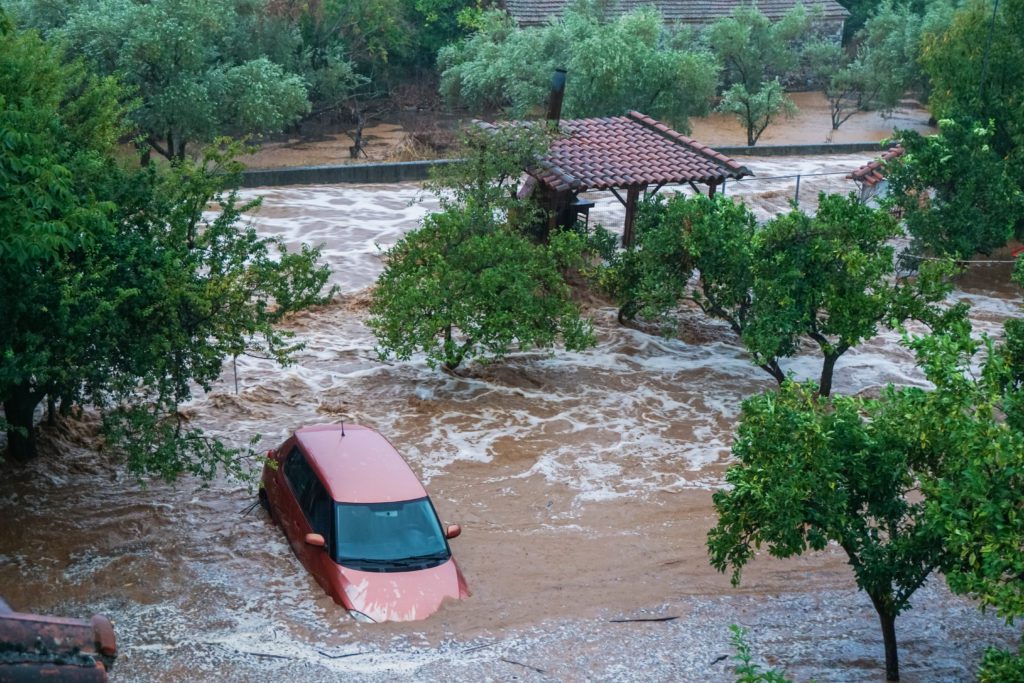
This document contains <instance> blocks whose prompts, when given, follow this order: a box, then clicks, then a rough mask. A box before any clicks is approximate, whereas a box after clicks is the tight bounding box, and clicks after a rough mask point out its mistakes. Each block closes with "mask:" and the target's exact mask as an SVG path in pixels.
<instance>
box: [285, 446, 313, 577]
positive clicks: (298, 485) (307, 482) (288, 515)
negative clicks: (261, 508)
mask: <svg viewBox="0 0 1024 683" xmlns="http://www.w3.org/2000/svg"><path fill="white" fill-rule="evenodd" d="M281 469H282V470H283V476H284V480H285V484H286V485H285V486H284V487H282V490H281V493H282V495H281V500H280V502H279V505H278V509H279V510H280V512H281V514H280V520H279V521H280V523H281V527H282V528H283V529H284V535H285V536H286V537H287V538H288V543H290V544H291V546H292V550H293V551H294V552H295V555H296V556H297V557H298V558H299V559H300V560H302V563H303V564H304V565H306V568H307V569H308V568H309V563H308V561H307V556H308V554H309V553H308V552H307V548H308V547H309V546H307V545H306V534H308V533H310V532H311V531H312V529H311V528H310V526H309V522H308V521H307V519H306V515H305V513H304V512H303V510H302V504H301V502H302V500H304V499H305V497H306V495H307V492H308V491H309V489H310V486H311V485H312V483H313V481H314V480H315V479H316V476H315V475H314V474H313V470H312V468H311V467H310V466H309V463H307V462H306V458H305V456H304V455H303V454H302V451H301V450H300V449H299V447H298V446H293V447H292V449H291V451H289V453H288V455H286V456H285V458H284V464H283V466H282V468H281Z"/></svg>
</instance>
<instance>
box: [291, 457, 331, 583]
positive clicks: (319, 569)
mask: <svg viewBox="0 0 1024 683" xmlns="http://www.w3.org/2000/svg"><path fill="white" fill-rule="evenodd" d="M300 507H301V508H302V512H303V515H304V516H305V518H306V523H307V524H308V525H309V530H310V532H312V533H315V534H320V535H321V536H323V537H324V540H325V541H327V545H326V546H325V547H323V548H318V547H315V546H311V545H308V544H305V543H303V545H304V546H305V549H304V551H305V557H304V558H303V562H304V564H305V565H306V567H307V568H308V569H309V572H310V573H311V574H312V575H313V577H314V578H315V579H316V580H317V583H319V584H320V586H321V588H323V589H324V590H325V591H326V592H327V593H329V594H331V593H332V588H331V577H332V575H333V574H334V573H336V568H335V566H334V560H333V559H332V558H333V557H334V554H333V553H334V534H333V533H332V528H333V527H332V521H333V517H334V514H333V513H334V501H333V500H332V499H331V497H330V495H329V494H328V493H327V489H326V488H325V487H324V485H323V484H322V483H321V482H320V480H319V479H318V478H317V477H316V476H315V473H314V476H313V478H312V480H311V481H310V483H309V486H308V488H307V489H306V491H305V494H304V496H303V498H302V500H301V501H300ZM300 557H301V556H300Z"/></svg>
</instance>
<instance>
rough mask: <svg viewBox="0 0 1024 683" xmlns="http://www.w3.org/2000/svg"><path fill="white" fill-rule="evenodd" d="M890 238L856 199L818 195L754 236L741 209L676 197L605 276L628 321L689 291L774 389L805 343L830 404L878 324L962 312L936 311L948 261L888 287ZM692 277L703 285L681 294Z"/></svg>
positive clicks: (645, 222)
mask: <svg viewBox="0 0 1024 683" xmlns="http://www.w3.org/2000/svg"><path fill="white" fill-rule="evenodd" d="M897 234H898V228H897V226H896V224H895V222H894V221H893V219H892V218H891V216H889V215H888V214H887V213H886V212H883V211H878V210H875V209H871V208H869V207H866V206H864V205H863V204H861V203H860V202H858V201H857V200H856V199H855V198H854V197H852V196H850V197H842V196H838V195H832V196H824V195H823V196H822V197H821V198H820V202H819V208H818V212H817V214H815V215H814V216H808V215H807V214H804V213H803V212H801V211H799V210H795V209H794V210H793V211H791V212H790V213H788V214H785V215H782V216H778V217H776V218H775V219H773V220H771V221H769V222H768V223H767V224H765V225H764V226H763V227H760V228H759V227H758V226H757V225H756V222H755V220H754V217H753V215H752V214H751V213H750V211H749V209H747V208H746V207H745V206H743V205H742V204H736V203H733V202H732V201H730V200H729V199H726V198H725V197H716V198H715V199H714V200H709V199H707V198H705V197H699V196H698V197H694V198H692V199H687V198H685V197H683V196H681V195H680V196H677V197H675V198H673V199H671V200H670V201H668V202H667V203H665V204H664V205H662V204H660V203H656V204H654V205H653V206H652V207H647V208H646V209H645V210H644V212H641V217H640V220H639V221H638V232H637V246H636V248H635V249H634V250H633V253H629V252H627V253H626V254H624V255H622V256H621V257H619V258H618V260H617V261H616V262H615V263H613V264H612V265H611V268H610V270H611V272H610V273H609V274H607V275H605V276H604V278H605V282H606V283H607V284H609V285H610V287H611V289H612V290H613V293H614V294H615V296H616V298H617V300H618V301H619V303H620V306H621V307H622V315H623V316H624V317H631V316H632V315H634V314H637V313H639V314H641V315H644V316H645V317H659V316H663V315H665V314H667V313H669V312H671V310H672V309H673V308H674V307H675V306H676V305H677V303H678V301H679V300H680V299H681V298H682V297H683V296H684V293H687V292H689V296H690V297H691V298H692V300H693V301H694V302H695V303H696V304H697V305H698V306H699V307H700V308H701V309H702V310H703V311H704V313H705V314H707V315H709V316H711V317H714V318H719V319H721V320H724V321H726V322H727V323H728V324H729V326H730V327H731V328H732V330H733V331H734V332H735V333H736V334H737V335H739V337H740V339H741V340H742V341H743V344H744V346H746V348H747V350H748V351H750V353H751V355H752V356H753V359H754V362H755V363H756V364H757V365H758V366H759V367H761V368H762V369H763V370H765V371H766V372H768V373H769V374H770V375H772V377H774V378H775V379H776V380H777V381H778V382H780V383H781V382H782V381H783V380H784V379H785V378H786V374H785V372H784V371H783V369H782V367H781V366H780V364H779V361H780V360H781V359H782V358H786V357H790V356H793V355H795V354H796V353H797V352H798V350H799V349H800V344H801V340H802V339H810V340H811V341H813V342H814V343H815V344H816V345H817V346H818V347H819V348H820V350H821V353H822V356H823V362H822V369H821V375H820V378H819V381H820V391H821V392H822V393H823V394H825V395H827V394H828V393H829V392H830V391H831V386H832V374H833V369H834V367H835V363H836V361H837V360H838V359H839V357H840V356H842V355H843V354H844V353H845V352H846V351H848V350H849V349H850V348H852V347H854V346H856V345H858V344H860V343H862V342H864V341H866V340H868V339H870V338H872V337H873V336H875V334H877V332H878V328H879V326H880V325H886V326H889V327H895V326H897V325H899V324H901V323H902V322H904V321H906V320H908V319H914V320H920V321H922V322H925V323H926V324H929V325H931V326H933V327H942V326H943V325H946V324H948V323H949V322H950V321H951V320H955V319H957V318H958V317H960V316H962V315H963V310H962V308H957V307H954V308H952V309H949V310H946V311H942V310H941V309H940V308H939V307H937V305H936V304H937V303H938V302H941V301H942V300H943V299H944V297H945V295H946V294H947V293H948V291H949V284H948V279H949V276H950V275H951V274H952V270H951V266H949V265H948V264H945V263H928V264H926V265H925V266H924V267H923V268H922V270H921V273H920V277H917V278H915V279H914V280H904V281H899V280H896V279H894V275H895V272H894V270H895V269H894V265H893V248H892V247H891V246H890V245H889V240H891V239H892V238H893V237H894V236H896V235H897ZM693 268H696V269H697V270H698V271H700V280H699V282H698V284H697V287H696V288H694V289H693V290H688V289H687V281H688V279H689V277H690V273H691V272H692V269H693Z"/></svg>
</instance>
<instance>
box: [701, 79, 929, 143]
mask: <svg viewBox="0 0 1024 683" xmlns="http://www.w3.org/2000/svg"><path fill="white" fill-rule="evenodd" d="M788 94H789V97H790V99H792V100H793V103H794V104H795V105H796V106H797V110H798V111H797V114H796V115H795V116H794V117H792V118H789V119H787V118H782V119H780V120H779V121H777V122H775V123H773V124H771V125H770V126H768V128H766V129H765V131H764V133H762V135H761V137H760V138H759V139H758V141H757V144H758V145H820V144H823V143H831V142H836V143H841V142H874V141H876V140H883V139H885V138H888V137H891V136H892V134H893V132H894V131H895V130H897V129H899V130H914V131H917V132H919V133H922V134H928V133H936V132H938V131H937V129H936V128H934V127H933V126H931V125H929V119H930V118H931V114H930V113H929V112H928V110H927V109H925V108H924V107H922V106H921V105H920V104H919V103H918V102H915V101H912V100H908V101H906V102H903V103H902V104H901V105H900V106H899V107H897V108H896V109H895V110H893V111H891V112H887V113H886V114H884V115H883V114H881V113H879V112H876V111H860V112H857V113H855V114H854V115H853V116H851V117H850V118H849V119H848V120H847V121H845V122H844V123H843V124H842V125H840V126H839V129H838V130H832V118H831V115H830V113H829V104H828V100H827V99H826V98H825V95H824V93H822V92H821V91H817V90H812V91H808V92H793V93H788ZM690 125H691V126H692V127H693V133H692V134H693V137H695V138H696V139H698V140H700V141H701V142H704V143H707V144H710V145H722V146H726V145H746V144H747V133H746V130H745V129H744V128H743V127H742V126H741V125H740V123H739V122H738V121H737V120H736V117H735V116H733V115H732V114H719V113H713V114H709V115H708V116H704V117H701V118H695V119H691V121H690Z"/></svg>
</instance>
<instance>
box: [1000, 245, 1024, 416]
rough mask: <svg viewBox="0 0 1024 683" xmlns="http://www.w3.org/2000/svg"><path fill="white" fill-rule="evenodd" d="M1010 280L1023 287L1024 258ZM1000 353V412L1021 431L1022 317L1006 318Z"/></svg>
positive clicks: (1023, 389) (1023, 393)
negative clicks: (1001, 408)
mask: <svg viewBox="0 0 1024 683" xmlns="http://www.w3.org/2000/svg"><path fill="white" fill-rule="evenodd" d="M1013 281H1014V282H1016V283H1017V284H1018V285H1019V286H1021V287H1024V260H1021V259H1018V260H1017V264H1016V266H1015V267H1014V270H1013ZM999 354H1000V356H1001V360H1002V363H1003V364H1004V367H1005V372H1004V374H1003V377H1002V383H1003V385H1002V390H1003V412H1004V413H1006V421H1007V423H1009V424H1010V425H1011V426H1012V427H1013V428H1014V429H1016V430H1017V431H1019V432H1024V319H1022V318H1021V317H1015V318H1011V319H1009V320H1007V321H1006V324H1005V327H1004V340H1003V344H1002V345H1001V346H1000V347H999Z"/></svg>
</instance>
